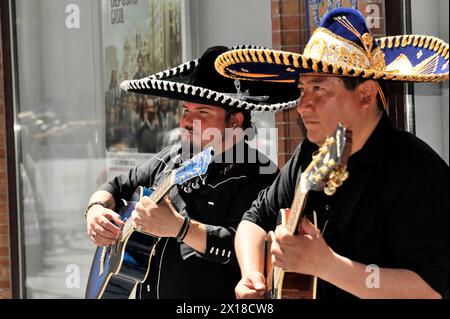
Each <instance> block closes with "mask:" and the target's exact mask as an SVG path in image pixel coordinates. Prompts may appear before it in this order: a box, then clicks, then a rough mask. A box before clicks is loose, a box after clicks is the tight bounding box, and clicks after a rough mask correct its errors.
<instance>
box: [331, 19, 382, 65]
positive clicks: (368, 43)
mask: <svg viewBox="0 0 450 319" xmlns="http://www.w3.org/2000/svg"><path fill="white" fill-rule="evenodd" d="M334 19H335V20H336V21H337V22H339V23H340V24H341V25H343V26H344V27H345V28H346V29H347V30H349V31H350V32H352V33H353V34H354V35H355V36H356V37H357V38H358V39H359V40H360V41H361V43H362V44H363V45H364V50H365V53H366V56H367V58H368V59H369V61H370V63H371V65H372V67H373V68H374V69H375V70H377V71H382V70H384V67H385V65H384V59H383V61H382V62H383V63H380V62H381V60H380V59H379V57H375V56H374V53H373V52H372V49H373V41H374V40H373V36H372V35H371V34H370V33H367V32H366V33H364V34H363V35H361V34H360V33H359V31H358V30H357V29H356V28H355V27H354V26H353V25H352V23H351V22H350V21H349V20H348V19H347V17H346V16H341V17H335V18H334Z"/></svg>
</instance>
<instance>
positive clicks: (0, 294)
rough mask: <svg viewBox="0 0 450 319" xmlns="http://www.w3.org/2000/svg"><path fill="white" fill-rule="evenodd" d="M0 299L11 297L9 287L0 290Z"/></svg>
mask: <svg viewBox="0 0 450 319" xmlns="http://www.w3.org/2000/svg"><path fill="white" fill-rule="evenodd" d="M0 299H11V290H10V289H2V290H0Z"/></svg>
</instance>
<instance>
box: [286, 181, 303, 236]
mask: <svg viewBox="0 0 450 319" xmlns="http://www.w3.org/2000/svg"><path fill="white" fill-rule="evenodd" d="M307 197H308V193H304V192H303V191H302V190H301V189H300V185H299V186H298V187H297V190H296V192H295V197H294V201H293V202H292V206H291V209H290V213H289V215H288V217H287V218H288V219H287V220H286V228H287V230H288V231H289V232H290V233H291V234H295V233H296V232H297V228H298V224H299V222H300V218H301V217H302V213H303V209H304V206H305V204H306V198H307Z"/></svg>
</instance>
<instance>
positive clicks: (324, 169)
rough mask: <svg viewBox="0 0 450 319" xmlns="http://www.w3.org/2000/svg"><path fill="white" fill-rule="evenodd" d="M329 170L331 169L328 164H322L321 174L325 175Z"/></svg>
mask: <svg viewBox="0 0 450 319" xmlns="http://www.w3.org/2000/svg"><path fill="white" fill-rule="evenodd" d="M329 171H330V169H329V168H328V167H326V166H322V167H321V168H320V169H319V172H320V174H322V175H323V176H325V175H327V174H328V172H329Z"/></svg>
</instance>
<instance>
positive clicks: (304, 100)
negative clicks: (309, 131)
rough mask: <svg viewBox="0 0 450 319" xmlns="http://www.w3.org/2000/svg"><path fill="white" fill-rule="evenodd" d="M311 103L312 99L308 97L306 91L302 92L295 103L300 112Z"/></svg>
mask: <svg viewBox="0 0 450 319" xmlns="http://www.w3.org/2000/svg"><path fill="white" fill-rule="evenodd" d="M312 105H313V104H312V99H311V98H310V95H309V94H307V93H303V94H302V96H301V97H300V100H299V101H298V104H297V112H298V113H300V112H301V111H303V110H304V109H306V108H308V107H311V106H312Z"/></svg>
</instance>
